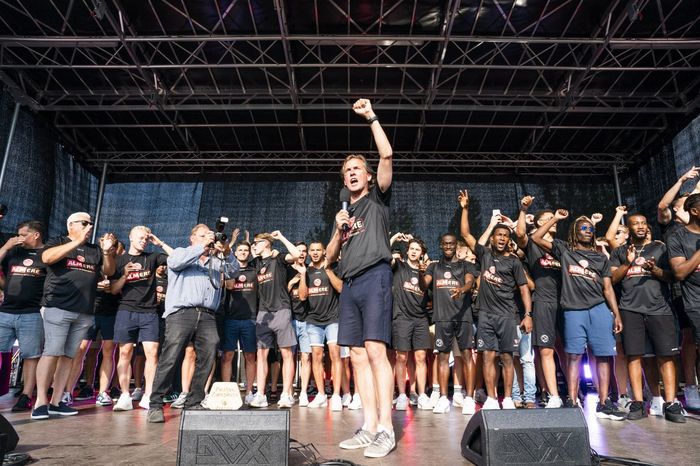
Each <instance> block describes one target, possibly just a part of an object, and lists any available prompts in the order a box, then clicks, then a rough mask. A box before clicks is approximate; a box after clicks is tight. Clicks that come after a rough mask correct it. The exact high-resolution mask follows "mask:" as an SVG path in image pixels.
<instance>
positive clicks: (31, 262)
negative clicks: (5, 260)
mask: <svg viewBox="0 0 700 466" xmlns="http://www.w3.org/2000/svg"><path fill="white" fill-rule="evenodd" d="M33 263H34V261H33V260H31V259H24V260H23V261H22V265H24V266H25V267H29V266H30V265H32V264H33Z"/></svg>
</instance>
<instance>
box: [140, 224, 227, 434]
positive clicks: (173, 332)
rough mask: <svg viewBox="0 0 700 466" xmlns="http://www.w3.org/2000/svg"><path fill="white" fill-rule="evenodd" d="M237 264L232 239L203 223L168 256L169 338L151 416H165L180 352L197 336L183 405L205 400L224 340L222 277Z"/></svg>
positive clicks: (166, 315) (157, 418) (158, 418)
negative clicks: (219, 315)
mask: <svg viewBox="0 0 700 466" xmlns="http://www.w3.org/2000/svg"><path fill="white" fill-rule="evenodd" d="M238 270H239V265H238V261H237V260H235V257H234V256H233V254H231V249H230V247H229V245H228V244H227V243H226V242H221V241H215V236H214V232H213V231H211V230H210V229H209V227H208V226H206V225H204V224H201V223H200V224H199V225H196V226H195V227H194V228H192V232H191V234H190V246H189V247H187V248H177V249H175V250H174V251H172V253H171V254H170V256H169V257H168V293H167V294H166V296H165V313H164V314H163V318H164V319H165V339H164V341H163V347H162V350H161V354H160V362H159V363H158V367H157V369H156V375H155V380H154V381H153V392H152V393H151V398H150V405H149V410H148V416H147V420H148V422H151V423H156V422H165V416H164V415H163V395H165V394H166V393H167V391H168V389H169V388H170V385H171V384H172V382H173V379H174V377H175V373H176V371H178V370H180V367H179V366H178V364H177V362H178V358H179V357H180V355H181V354H182V352H183V351H184V350H185V347H186V346H187V344H188V343H189V342H190V341H194V350H195V353H196V354H197V361H196V363H195V368H194V375H193V377H192V386H191V388H190V392H189V393H188V394H187V399H186V400H185V406H184V407H185V409H187V408H193V407H198V406H200V403H201V402H202V400H203V399H204V386H205V384H206V382H207V377H208V375H209V372H210V371H211V368H212V367H213V365H214V359H215V357H216V349H217V347H218V345H219V334H218V332H217V330H216V317H215V313H216V310H217V309H218V308H219V303H220V302H221V294H222V291H221V290H222V286H223V283H224V282H223V280H224V279H226V280H231V279H233V277H234V276H235V274H237V273H238Z"/></svg>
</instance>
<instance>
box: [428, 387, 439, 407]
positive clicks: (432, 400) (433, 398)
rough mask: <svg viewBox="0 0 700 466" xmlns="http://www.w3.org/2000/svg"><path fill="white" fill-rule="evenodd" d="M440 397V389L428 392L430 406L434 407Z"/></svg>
mask: <svg viewBox="0 0 700 466" xmlns="http://www.w3.org/2000/svg"><path fill="white" fill-rule="evenodd" d="M439 399H440V389H437V390H436V389H434V388H433V392H432V393H431V394H430V407H431V408H434V407H435V406H437V402H438V400H439Z"/></svg>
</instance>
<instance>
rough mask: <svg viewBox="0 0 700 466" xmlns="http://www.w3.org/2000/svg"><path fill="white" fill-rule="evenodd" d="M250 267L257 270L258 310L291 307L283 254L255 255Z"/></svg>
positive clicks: (270, 310)
mask: <svg viewBox="0 0 700 466" xmlns="http://www.w3.org/2000/svg"><path fill="white" fill-rule="evenodd" d="M251 267H253V268H254V269H255V271H256V272H257V280H258V311H260V312H265V311H267V312H276V311H280V310H282V309H290V310H291V309H292V300H291V299H290V297H289V293H288V292H287V283H288V282H287V263H286V261H285V260H284V255H283V254H279V255H277V257H272V256H270V257H267V258H265V259H263V258H262V257H256V258H255V259H253V261H252V262H251Z"/></svg>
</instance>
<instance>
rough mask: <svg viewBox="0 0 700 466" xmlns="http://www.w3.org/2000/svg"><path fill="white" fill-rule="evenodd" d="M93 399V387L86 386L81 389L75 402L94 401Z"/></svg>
mask: <svg viewBox="0 0 700 466" xmlns="http://www.w3.org/2000/svg"><path fill="white" fill-rule="evenodd" d="M93 398H95V390H93V389H92V387H90V386H88V385H86V386H84V387H83V388H81V389H80V391H79V392H78V394H77V395H76V396H75V398H74V400H75V401H85V400H92V399H93Z"/></svg>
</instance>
